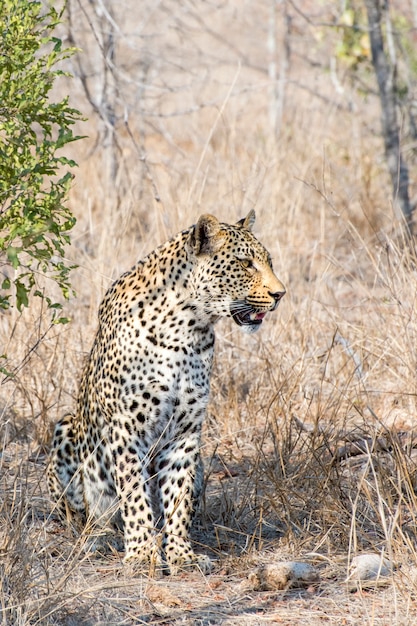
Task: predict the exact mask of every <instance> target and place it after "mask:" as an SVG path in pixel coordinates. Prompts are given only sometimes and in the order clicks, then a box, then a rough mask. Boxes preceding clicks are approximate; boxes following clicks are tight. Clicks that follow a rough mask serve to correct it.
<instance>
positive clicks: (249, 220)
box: [236, 209, 255, 230]
mask: <svg viewBox="0 0 417 626" xmlns="http://www.w3.org/2000/svg"><path fill="white" fill-rule="evenodd" d="M254 223H255V211H254V210H253V209H251V210H250V211H249V213H248V214H247V216H246V217H243V218H242V219H241V220H239V221H238V223H237V224H236V226H237V227H238V228H246V230H252V226H253V225H254Z"/></svg>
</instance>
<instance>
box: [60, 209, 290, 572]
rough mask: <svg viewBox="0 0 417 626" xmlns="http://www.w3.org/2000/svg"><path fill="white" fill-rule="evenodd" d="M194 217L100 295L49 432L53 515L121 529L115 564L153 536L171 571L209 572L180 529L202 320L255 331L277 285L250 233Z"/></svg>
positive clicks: (203, 386) (205, 332)
mask: <svg viewBox="0 0 417 626" xmlns="http://www.w3.org/2000/svg"><path fill="white" fill-rule="evenodd" d="M254 217H255V216H254V213H253V211H251V212H250V213H249V215H248V216H247V217H246V218H245V219H243V220H240V222H238V223H237V224H235V225H229V224H223V223H220V222H219V221H218V220H217V219H216V218H215V217H213V216H211V215H203V216H201V217H200V219H199V220H198V223H197V224H196V225H195V226H193V227H191V228H189V229H187V230H185V231H183V232H181V233H179V234H178V235H176V236H175V237H174V238H173V239H171V240H170V241H169V242H167V243H165V244H163V245H162V246H160V247H159V248H157V249H156V250H155V251H154V252H152V253H151V254H149V256H147V257H146V258H145V259H144V260H142V261H139V262H138V263H137V265H136V266H134V267H133V268H132V269H131V270H130V271H128V272H126V273H125V274H123V275H122V276H121V277H120V278H119V279H118V280H117V281H116V282H115V283H114V284H113V285H112V286H111V287H110V289H109V290H108V291H107V293H106V295H105V297H104V299H103V301H102V303H101V306H100V309H99V314H98V318H99V320H98V330H97V333H96V336H95V339H94V343H93V347H92V349H91V352H90V355H89V358H88V360H87V363H86V366H85V369H84V372H83V376H82V380H81V385H80V390H79V396H78V403H77V408H76V412H75V414H74V415H67V416H65V417H64V418H63V419H62V420H61V421H59V422H58V423H57V425H56V428H55V434H54V438H53V442H52V451H51V457H50V464H49V468H48V482H49V488H50V492H51V494H52V496H53V498H54V500H55V501H56V506H57V509H58V511H59V512H60V514H61V516H62V517H63V518H64V519H67V520H68V519H70V520H74V519H76V518H77V519H78V520H80V521H81V525H83V524H90V525H91V524H92V523H94V525H95V527H96V528H97V527H98V528H100V529H101V531H102V532H103V533H104V532H113V529H123V532H124V547H125V561H130V560H134V561H136V560H143V559H149V557H150V556H151V554H152V550H153V549H154V546H155V543H156V538H157V537H159V538H162V539H161V540H160V541H159V543H160V544H161V552H162V557H163V559H164V560H165V562H166V564H167V566H168V567H169V568H170V570H171V571H176V570H177V569H178V568H179V567H181V566H183V565H190V564H191V565H192V564H194V565H197V566H200V567H202V568H203V569H204V570H208V569H209V568H210V561H209V560H208V558H207V557H204V556H201V555H196V554H195V553H194V551H193V549H192V547H191V544H190V540H189V531H190V526H191V522H192V518H193V511H194V508H195V503H196V502H198V499H199V496H200V493H201V487H202V465H201V460H200V443H201V428H202V423H203V420H204V416H205V412H206V406H207V402H208V397H209V386H210V373H211V365H212V358H213V348H214V332H213V325H214V323H215V322H216V321H217V320H218V319H219V318H221V317H232V318H233V319H234V320H235V321H236V323H237V324H238V325H239V326H241V327H242V329H243V330H245V331H247V332H253V331H255V330H257V329H258V328H259V327H260V325H261V323H262V321H263V319H264V317H265V315H266V313H268V312H269V311H273V310H274V309H275V308H276V307H277V305H278V302H279V301H280V299H281V298H282V296H283V295H284V294H285V289H284V287H283V285H282V283H281V282H280V281H279V280H278V279H277V277H276V276H275V274H274V273H273V270H272V264H271V259H270V256H269V254H268V252H267V251H266V250H265V248H264V247H263V246H262V245H261V243H260V242H259V241H258V240H257V239H256V238H255V237H254V236H253V234H252V233H251V227H252V224H253V222H254Z"/></svg>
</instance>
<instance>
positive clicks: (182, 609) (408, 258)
mask: <svg viewBox="0 0 417 626" xmlns="http://www.w3.org/2000/svg"><path fill="white" fill-rule="evenodd" d="M119 4H120V6H119V5H117V6H116V3H115V4H114V5H112V4H109V3H107V4H106V5H105V6H106V7H107V9H108V10H109V11H110V13H107V12H106V11H104V10H103V6H104V5H101V4H100V3H97V5H96V7H97V10H96V11H93V10H92V6H93V5H88V6H87V5H85V4H84V3H83V2H76V1H75V0H71V1H70V2H69V5H68V6H69V10H70V13H69V14H68V13H67V15H68V23H67V24H66V25H65V27H64V28H63V33H64V34H65V36H66V34H68V33H70V35H71V37H70V39H71V41H72V42H73V43H74V44H75V45H77V46H79V47H80V48H81V49H82V52H80V53H79V55H78V56H77V57H76V58H75V59H73V61H72V67H71V68H70V69H71V70H72V72H73V73H74V74H75V78H74V79H73V80H72V81H71V83H70V87H69V88H70V90H71V94H72V98H73V104H74V105H75V106H78V107H79V108H80V109H81V110H83V111H84V112H85V114H86V115H87V116H88V117H89V121H88V122H85V124H84V125H83V127H82V128H81V129H80V130H81V132H82V133H83V134H86V135H88V138H87V139H85V140H83V141H82V142H78V144H74V146H73V151H74V154H73V156H74V157H75V158H76V160H77V161H78V163H79V168H78V171H77V173H76V180H75V184H74V187H73V190H72V193H71V198H70V204H71V207H72V209H73V211H74V212H75V214H76V215H77V217H78V224H77V227H76V229H75V231H74V237H73V244H72V246H71V247H70V248H69V249H68V257H69V258H70V259H71V260H73V261H74V262H76V263H77V264H78V266H79V267H78V269H77V270H76V271H74V274H73V283H74V288H75V291H76V294H77V295H76V297H74V298H73V299H72V300H71V301H70V302H69V303H68V304H66V308H65V312H66V314H67V315H68V316H69V317H71V320H72V321H71V324H69V325H67V326H65V327H57V326H52V327H51V326H50V325H49V322H48V315H47V312H45V311H43V310H38V309H36V307H32V308H31V310H30V311H25V312H24V313H23V314H22V315H18V314H17V313H16V311H10V312H8V313H6V314H3V315H2V316H1V317H0V337H1V339H0V341H1V346H2V347H1V350H0V352H1V353H7V355H8V357H9V363H8V367H9V369H10V370H11V371H13V372H14V377H13V378H12V379H11V380H8V381H6V382H3V385H2V387H1V394H0V400H1V407H0V410H1V413H0V438H1V439H0V441H1V443H0V446H1V449H2V453H1V457H0V471H1V475H0V493H1V500H0V520H1V521H0V541H1V544H0V545H1V548H0V549H1V553H0V583H1V585H0V623H2V624H7V625H9V624H10V625H12V624H16V626H27V625H29V624H31V625H35V624H38V625H40V624H45V625H48V626H49V625H53V624H60V625H61V624H62V625H65V626H76V625H77V626H78V625H80V626H81V625H82V626H87V625H88V626H89V625H93V624H94V625H96V624H102V625H104V624H126V625H131V624H132V625H133V624H142V623H143V624H159V625H166V626H169V625H173V624H190V625H191V624H198V625H200V624H201V625H203V624H204V625H208V624H222V625H224V626H226V625H231V624H240V625H252V624H253V625H258V624H259V625H261V624H267V623H278V624H300V625H304V624H309V625H316V624H317V625H318V624H334V625H336V624H337V625H342V624H346V625H348V624H359V623H360V624H375V625H388V624H398V625H400V624H404V625H409V624H413V623H417V582H416V581H417V575H416V571H417V570H416V568H417V551H416V541H417V535H416V511H417V509H416V491H415V490H416V485H417V473H416V465H415V458H416V457H415V445H416V444H415V440H414V435H413V428H414V424H415V413H416V364H417V354H416V351H417V341H416V336H417V322H416V313H417V311H416V294H417V270H416V267H417V256H416V253H415V250H414V249H413V246H412V245H411V246H409V245H408V243H407V242H405V241H404V239H403V238H402V236H401V225H400V224H399V223H398V221H397V219H396V217H395V210H394V208H393V202H392V197H391V196H392V193H391V189H390V186H389V180H388V177H387V173H386V170H385V165H384V154H383V145H382V141H381V138H380V136H379V128H380V127H379V108H378V101H377V99H376V97H375V93H374V91H372V90H375V83H374V81H373V77H372V72H371V69H370V66H369V65H368V66H367V67H364V68H363V70H361V71H362V73H361V74H360V75H359V77H358V79H359V80H360V81H362V84H361V89H359V88H358V83H357V82H355V81H354V80H352V78H351V75H350V74H349V73H348V72H347V70H346V67H345V66H343V65H341V64H340V62H339V61H338V59H337V57H336V54H335V50H336V44H337V39H338V37H340V31H339V30H338V29H335V28H334V27H333V26H332V24H334V23H335V22H337V20H339V19H340V18H341V15H340V14H339V13H338V11H339V8H335V7H334V6H333V4H334V3H327V4H326V3H320V5H319V6H317V5H316V3H310V2H308V1H305V2H303V3H301V4H296V3H290V2H288V3H286V2H282V3H276V4H275V5H274V3H273V2H267V1H266V0H265V1H261V2H258V3H256V8H255V7H254V5H255V3H250V2H240V1H238V0H236V2H232V1H231V2H227V3H221V2H218V3H215V2H200V1H197V2H185V1H184V2H174V1H171V0H167V1H165V2H160V3H155V2H153V1H152V2H151V1H149V2H146V1H145V0H144V1H143V2H141V3H136V2H132V3H129V2H125V3H119ZM273 6H275V7H276V12H275V15H274V13H273V10H272V9H273ZM100 7H101V8H100ZM408 8H409V7H408V5H406V3H403V5H398V6H397V5H396V6H394V7H393V10H395V11H398V10H401V11H402V13H403V14H404V15H407V17H409V18H410V20H411V16H408V13H407V11H408ZM273 33H276V37H273V36H272V35H273ZM412 36H413V31H410V37H412ZM274 45H275V51H274ZM275 58H276V59H277V64H276V66H274V65H273V64H272V63H271V60H273V59H275ZM274 67H275V73H276V78H277V80H276V81H275V82H274V81H273V80H272V79H273V77H274ZM363 81H365V82H367V84H369V85H370V87H371V90H370V91H368V92H366V91H365V90H364V88H363ZM84 88H87V91H86V90H85V89H84ZM60 89H61V93H64V92H65V89H68V86H67V85H66V84H64V82H63V83H61V86H60ZM405 155H406V157H407V158H408V160H409V165H410V176H411V181H412V184H414V183H415V178H416V169H415V163H414V160H413V145H412V143H411V142H409V143H406V142H405ZM411 188H412V187H411ZM252 207H253V208H255V210H256V212H257V223H256V225H255V232H256V234H257V235H258V236H259V238H260V239H261V241H263V242H264V243H265V245H266V246H267V247H268V248H269V250H270V252H271V254H272V257H273V259H274V266H275V269H276V273H277V274H278V276H279V277H280V278H281V279H282V281H283V282H284V283H285V284H286V285H287V288H288V293H287V295H286V297H285V299H284V301H283V303H282V305H281V306H280V308H279V310H278V312H277V313H275V314H274V315H271V316H270V317H269V318H268V319H267V320H266V322H265V323H264V325H263V328H262V329H261V330H260V332H259V333H258V334H256V335H255V336H247V335H243V334H241V333H240V332H239V329H238V328H237V327H236V326H234V325H233V324H232V323H231V322H228V321H223V322H221V323H220V324H219V325H218V329H217V356H216V363H215V368H214V375H213V380H212V399H211V403H210V408H209V414H208V419H207V425H206V433H205V439H204V457H205V461H206V474H207V485H206V494H205V500H204V503H203V506H202V511H201V515H200V517H199V520H198V523H197V525H196V528H195V531H194V533H195V534H194V539H195V541H196V543H197V545H198V547H199V548H198V549H201V550H203V551H206V552H207V553H208V554H210V555H211V556H212V557H213V559H214V560H215V561H216V568H215V570H214V573H213V574H211V575H208V576H204V575H202V574H201V573H199V572H194V573H186V572H185V573H183V574H181V575H179V576H176V577H164V576H160V575H158V574H156V575H155V577H145V576H143V577H136V578H135V577H133V578H132V577H131V576H130V575H129V573H128V572H126V571H125V570H124V568H123V566H122V563H121V559H122V556H123V555H121V554H114V555H111V556H109V557H106V558H105V557H98V556H94V555H92V554H89V553H88V552H87V553H86V552H85V550H84V539H85V538H84V537H81V538H76V537H73V536H72V535H71V534H70V533H69V532H68V531H67V530H65V529H64V528H62V526H61V525H60V524H59V523H58V522H57V521H56V519H55V516H54V513H53V511H52V508H51V503H50V501H49V499H48V495H47V491H46V486H45V478H44V473H45V466H46V458H47V451H48V444H49V438H50V435H51V432H52V428H53V424H54V422H55V421H56V419H57V418H58V416H60V415H61V414H62V413H63V412H65V411H66V410H68V409H71V408H72V407H73V406H74V401H75V395H76V390H77V383H78V379H79V375H80V370H81V366H82V362H83V359H84V358H85V356H86V354H87V353H88V350H89V347H90V345H91V340H92V336H93V333H94V329H95V323H96V322H95V320H96V313H97V308H98V304H99V302H100V299H101V297H102V295H103V293H104V290H105V289H106V287H107V286H108V285H109V283H110V281H111V280H112V279H113V278H115V277H116V276H118V275H119V274H120V273H121V271H123V270H125V269H126V268H128V267H130V266H131V265H132V264H133V263H134V262H135V260H136V259H138V258H140V257H141V256H143V255H144V254H145V253H146V252H148V251H150V250H152V249H153V248H154V247H155V246H156V245H157V244H158V243H160V242H161V241H163V240H165V239H166V237H167V236H169V235H170V234H173V233H175V232H177V231H178V230H179V229H181V228H184V227H187V226H189V225H190V224H192V223H194V222H195V221H196V219H197V217H198V216H199V215H200V214H201V213H203V212H204V213H206V212H209V213H213V214H215V215H217V216H218V217H219V218H221V219H223V220H224V221H234V220H237V219H238V218H240V217H242V216H243V215H245V213H247V211H248V210H249V209H250V208H252ZM46 284H47V282H46ZM358 446H359V449H358ZM358 452H360V454H359V453H358ZM364 552H377V553H384V554H385V555H386V556H387V557H388V558H389V559H390V560H391V562H392V563H393V565H394V569H393V572H392V574H391V575H390V576H389V579H388V580H386V581H385V584H384V585H374V586H371V588H364V589H356V590H352V588H351V587H350V586H349V585H348V584H347V583H346V582H345V581H346V578H347V574H348V568H349V564H350V562H351V560H352V558H353V557H354V556H356V555H358V554H361V553H364ZM278 560H303V561H306V562H308V563H311V564H313V565H315V567H316V568H317V570H318V572H319V574H320V581H319V583H317V584H312V585H306V586H304V587H302V588H298V589H294V588H288V589H283V590H278V589H275V590H269V591H255V590H254V589H253V587H251V585H250V584H248V576H249V575H250V573H251V572H253V570H254V568H256V567H257V566H258V564H259V563H267V564H268V563H274V562H276V561H278Z"/></svg>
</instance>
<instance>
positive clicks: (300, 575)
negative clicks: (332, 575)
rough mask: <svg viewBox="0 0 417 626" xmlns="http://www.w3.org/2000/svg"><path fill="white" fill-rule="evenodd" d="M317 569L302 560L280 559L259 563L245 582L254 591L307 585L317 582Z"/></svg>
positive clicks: (318, 577) (318, 578)
mask: <svg viewBox="0 0 417 626" xmlns="http://www.w3.org/2000/svg"><path fill="white" fill-rule="evenodd" d="M319 580H320V576H319V573H318V571H317V570H316V569H315V568H314V567H313V566H312V565H310V564H309V563H304V562H302V561H282V562H279V563H273V564H264V565H260V566H259V567H258V568H257V569H256V571H255V572H252V573H251V574H249V576H248V580H247V584H248V586H249V587H250V589H253V590H254V591H275V590H283V589H289V588H291V587H309V586H310V585H312V584H314V583H318V582H319Z"/></svg>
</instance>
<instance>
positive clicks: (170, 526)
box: [155, 434, 212, 574]
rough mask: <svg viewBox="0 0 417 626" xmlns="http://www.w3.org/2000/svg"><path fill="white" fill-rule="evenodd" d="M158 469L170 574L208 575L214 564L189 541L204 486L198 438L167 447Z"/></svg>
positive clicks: (160, 455) (187, 439) (194, 437)
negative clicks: (186, 570) (193, 570)
mask: <svg viewBox="0 0 417 626" xmlns="http://www.w3.org/2000/svg"><path fill="white" fill-rule="evenodd" d="M155 467H156V470H157V478H158V489H159V497H160V499H161V502H162V507H163V520H164V526H163V531H164V535H163V551H164V554H165V558H166V561H167V564H168V566H169V569H170V572H171V574H174V573H176V572H177V571H178V570H179V569H180V568H181V567H184V566H185V567H187V566H188V567H189V566H194V567H199V568H200V569H202V570H203V571H204V572H209V571H210V570H211V569H212V564H211V560H210V559H209V557H207V556H205V555H200V554H196V553H195V552H194V550H193V548H192V546H191V543H190V538H189V533H190V528H191V524H192V521H193V517H194V512H195V508H196V506H198V502H199V499H200V496H201V489H202V483H203V468H202V464H201V460H200V437H199V435H198V434H197V435H192V436H191V437H187V438H182V439H180V440H174V441H171V442H168V443H167V444H165V445H164V447H163V448H162V449H161V450H160V453H159V455H158V457H157V460H156V463H155Z"/></svg>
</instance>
